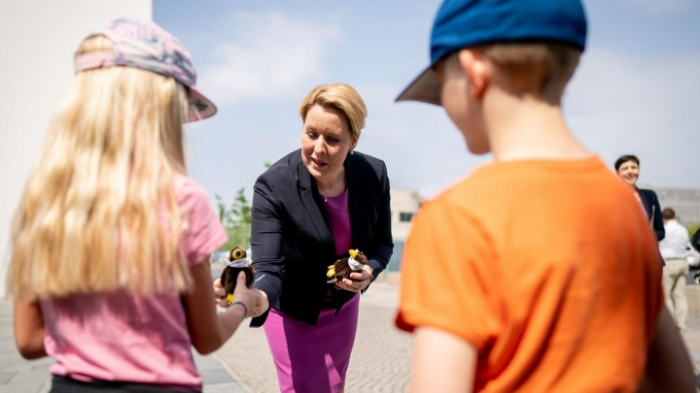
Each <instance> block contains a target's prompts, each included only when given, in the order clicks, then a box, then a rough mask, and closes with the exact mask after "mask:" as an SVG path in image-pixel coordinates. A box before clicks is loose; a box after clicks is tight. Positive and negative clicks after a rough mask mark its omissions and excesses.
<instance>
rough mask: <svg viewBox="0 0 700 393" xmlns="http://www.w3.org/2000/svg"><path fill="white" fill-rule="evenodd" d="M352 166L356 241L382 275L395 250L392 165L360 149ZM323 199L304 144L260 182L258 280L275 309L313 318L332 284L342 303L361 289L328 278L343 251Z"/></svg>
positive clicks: (336, 301)
mask: <svg viewBox="0 0 700 393" xmlns="http://www.w3.org/2000/svg"><path fill="white" fill-rule="evenodd" d="M344 167H345V175H346V179H347V186H348V208H349V210H350V226H351V234H352V248H353V249H359V250H360V251H362V252H363V253H365V255H367V257H368V262H367V263H368V264H369V265H370V266H371V267H372V269H373V274H372V276H373V277H372V279H373V280H374V279H375V278H376V277H377V275H378V274H379V273H381V272H382V270H384V269H385V268H386V266H387V264H388V263H389V258H391V254H392V252H393V249H394V243H393V240H392V236H391V209H390V194H389V177H388V176H387V171H386V165H385V164H384V162H383V161H381V160H379V159H377V158H374V157H371V156H368V155H365V154H362V153H359V152H355V153H354V154H348V156H347V157H346V159H345V163H344ZM323 204H324V202H323V199H322V198H321V195H320V194H319V192H318V188H317V186H316V181H315V180H314V179H313V177H312V176H311V173H310V172H309V171H308V169H307V168H306V167H305V166H304V162H303V161H302V159H301V150H296V151H294V152H292V153H290V154H288V155H287V156H285V157H283V158H282V159H280V160H279V161H277V162H276V163H275V164H274V165H272V166H271V167H270V168H269V169H268V170H267V171H265V173H263V174H262V175H261V176H260V177H259V178H258V180H257V181H256V183H255V187H254V193H253V206H252V211H251V214H252V227H251V238H250V243H251V248H252V257H253V266H254V267H255V270H256V278H255V287H256V288H258V289H260V290H262V291H264V292H265V293H266V294H267V296H268V300H269V302H270V306H271V307H272V308H274V309H276V310H278V311H281V312H283V313H285V314H287V315H289V316H292V317H294V318H297V319H299V320H301V321H304V322H306V323H309V324H311V325H315V324H316V321H317V320H318V316H319V313H320V312H321V309H322V308H323V307H324V302H325V301H326V297H327V293H328V290H329V289H331V290H332V291H333V295H334V296H333V303H332V307H335V308H336V309H340V307H341V306H342V305H343V304H345V302H347V301H348V300H349V299H350V298H352V296H353V295H354V293H353V292H349V291H344V290H338V289H336V288H335V286H334V285H333V284H328V283H326V280H327V277H326V272H327V269H328V266H329V265H331V264H333V263H334V262H335V261H336V260H337V259H338V258H340V257H342V255H336V250H335V240H334V238H333V233H332V232H331V229H330V225H329V223H328V216H327V214H326V210H325V208H324V207H323ZM345 256H347V254H345ZM326 307H327V304H326ZM266 318H267V313H265V314H263V315H261V316H260V317H257V318H253V320H252V322H251V326H253V327H255V326H261V325H262V324H263V323H264V322H265V319H266Z"/></svg>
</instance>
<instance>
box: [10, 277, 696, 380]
mask: <svg viewBox="0 0 700 393" xmlns="http://www.w3.org/2000/svg"><path fill="white" fill-rule="evenodd" d="M397 289H398V287H397V286H396V284H395V283H391V282H389V281H388V280H387V279H386V277H380V278H379V279H378V280H377V281H376V282H375V283H373V284H372V287H371V288H370V290H369V291H367V293H366V294H365V295H363V297H362V301H361V302H360V319H359V326H358V333H357V339H356V341H355V349H354V351H353V354H352V358H351V360H350V369H349V371H348V380H347V384H346V391H347V392H352V393H375V392H377V393H382V392H391V393H394V392H406V391H407V390H408V379H409V378H408V377H409V369H410V363H411V360H410V356H411V336H410V335H408V334H405V333H403V332H400V331H398V330H396V328H394V326H393V317H394V313H395V309H396V302H397ZM683 338H684V340H685V342H686V344H687V346H688V350H689V353H690V355H691V357H692V359H693V362H694V364H695V367H696V372H698V371H700V318H698V317H695V318H690V319H689V321H688V329H687V330H686V331H685V332H684V334H683ZM195 358H196V361H197V365H198V367H199V370H200V371H201V372H202V375H203V377H204V382H205V385H204V392H206V393H224V392H226V393H267V392H276V391H278V388H277V378H276V375H275V371H274V366H273V364H272V358H271V357H270V353H269V350H268V348H267V343H266V340H265V334H264V332H263V330H262V329H250V328H248V327H247V326H241V328H239V330H238V331H237V332H236V333H235V334H234V336H233V337H232V338H231V339H230V340H229V341H228V342H227V343H226V344H225V345H224V346H223V347H222V348H221V349H219V350H218V351H217V352H216V353H215V354H214V355H211V356H198V355H196V356H195ZM50 364H51V360H50V359H42V360H37V361H25V360H23V359H21V358H20V356H19V355H18V354H17V351H16V349H15V347H14V341H13V339H12V323H11V305H10V303H9V302H8V301H6V300H0V393H5V392H7V393H25V392H26V393H40V392H47V391H48V389H49V375H48V374H49V372H48V369H49V365H50Z"/></svg>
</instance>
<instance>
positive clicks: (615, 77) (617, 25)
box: [153, 0, 700, 200]
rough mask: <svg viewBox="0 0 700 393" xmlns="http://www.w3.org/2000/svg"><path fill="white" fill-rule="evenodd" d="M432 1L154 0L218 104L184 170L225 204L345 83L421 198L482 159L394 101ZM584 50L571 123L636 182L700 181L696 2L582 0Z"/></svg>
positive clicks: (367, 143)
mask: <svg viewBox="0 0 700 393" xmlns="http://www.w3.org/2000/svg"><path fill="white" fill-rule="evenodd" d="M439 4H440V2H439V1H434V0H431V1H427V0H426V1H413V0H405V1H401V2H395V1H377V0H353V1H347V2H331V1H322V0H313V1H312V0H295V1H289V0H286V1H283V0H267V1H243V0H202V1H197V2H192V1H186V0H154V2H153V14H154V20H155V22H156V23H158V24H160V25H161V26H163V27H165V28H166V29H167V30H169V31H171V32H172V33H173V34H175V35H176V36H177V37H178V38H180V40H181V41H182V42H183V43H184V44H185V46H186V47H187V48H188V49H189V50H190V52H191V53H192V56H193V58H194V62H195V66H196V67H197V70H198V73H199V80H198V83H197V84H198V86H199V87H200V89H201V91H202V92H203V93H204V94H206V95H207V96H209V97H210V98H211V99H212V100H213V101H214V102H215V103H217V105H218V107H219V113H218V114H217V115H216V116H215V117H213V118H211V119H209V120H206V121H203V122H200V123H197V124H193V125H190V126H188V127H187V143H188V147H187V149H188V167H189V170H190V174H191V175H192V176H193V177H194V178H195V179H196V180H197V181H198V182H199V183H200V184H202V186H204V187H205V189H206V190H207V191H208V192H209V193H210V194H211V195H214V194H219V195H221V196H222V197H224V199H226V200H231V199H232V198H233V195H234V194H235V192H236V191H237V190H238V189H239V188H241V187H245V189H246V195H247V196H248V197H250V196H251V193H252V187H253V184H254V182H255V179H256V178H257V176H258V175H260V173H262V171H263V170H264V163H265V162H270V163H272V162H274V161H276V160H277V159H278V158H280V157H282V156H283V155H284V154H286V153H288V152H290V151H292V150H294V149H297V148H298V147H299V144H300V130H301V119H300V118H299V115H298V106H299V103H300V102H301V99H302V98H303V97H304V95H305V94H306V93H307V92H308V91H309V90H310V89H311V88H313V87H314V86H316V85H318V84H321V83H330V82H346V83H349V84H351V85H352V86H354V87H355V88H356V89H357V90H358V91H359V93H360V94H361V95H362V96H363V98H364V99H365V102H366V103H367V106H368V110H369V115H368V118H367V127H366V128H365V130H364V131H363V134H362V137H361V139H360V143H359V145H358V150H359V151H362V152H365V153H368V154H371V155H374V156H376V157H379V158H382V159H384V160H385V161H386V163H387V167H388V170H389V176H390V178H391V182H392V187H394V188H404V189H411V190H415V191H418V192H419V193H420V194H421V195H423V196H425V197H431V196H433V195H435V194H436V193H437V192H439V190H441V189H443V188H444V187H446V186H448V185H449V184H450V183H452V182H454V181H455V180H457V179H459V178H461V177H463V176H464V175H465V174H467V173H468V172H469V171H470V170H471V169H472V168H473V167H474V166H475V165H478V164H480V163H483V162H486V161H488V160H490V159H491V157H490V156H488V155H487V156H473V155H471V154H470V153H468V151H467V149H466V146H465V144H464V141H463V140H462V138H461V136H460V134H459V133H458V131H457V130H456V129H455V128H454V127H453V126H452V124H451V123H450V122H449V120H448V119H447V116H446V115H445V113H444V111H443V110H442V109H441V108H438V107H434V106H431V105H425V104H418V103H401V104H396V103H394V102H393V100H394V98H395V97H396V95H397V94H398V93H399V92H400V91H401V90H402V89H403V88H404V87H405V85H406V84H407V83H408V82H409V81H411V80H412V79H413V78H414V77H415V76H416V75H417V74H418V72H419V71H420V70H422V69H423V68H424V67H425V66H426V65H427V63H428V42H429V33H430V26H431V24H432V20H433V17H434V15H435V12H436V11H437V8H438V6H439ZM584 4H585V7H586V11H587V14H588V18H589V35H588V47H587V50H586V52H585V53H584V56H583V60H582V63H581V65H580V66H579V69H578V71H577V73H576V74H575V76H574V79H573V81H572V83H571V84H570V87H569V88H568V90H567V92H566V95H565V98H564V110H565V113H566V115H567V119H568V123H569V125H570V126H571V128H572V129H573V131H574V133H575V134H576V136H577V137H578V138H579V140H581V142H583V143H584V144H585V145H586V146H587V147H588V148H589V149H590V150H591V151H593V152H595V153H597V154H599V155H600V156H601V158H602V159H603V160H604V161H605V162H606V163H608V164H609V165H611V166H612V163H613V162H614V160H615V159H616V158H617V157H618V156H620V155H622V154H628V153H632V154H636V155H638V156H639V157H640V159H641V161H642V164H641V176H640V183H641V184H653V185H661V186H676V187H700V173H699V172H700V171H699V170H698V166H697V162H698V161H697V159H696V157H698V156H699V155H700V126H699V125H698V124H699V123H698V115H699V114H700V99H698V97H697V95H698V94H700V24H699V23H698V22H697V21H698V20H700V2H698V1H697V0H663V1H659V0H591V1H586V2H585V3H584Z"/></svg>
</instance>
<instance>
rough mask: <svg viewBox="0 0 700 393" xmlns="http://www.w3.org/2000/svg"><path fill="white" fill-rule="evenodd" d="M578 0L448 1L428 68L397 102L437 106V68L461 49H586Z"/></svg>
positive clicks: (583, 16)
mask: <svg viewBox="0 0 700 393" xmlns="http://www.w3.org/2000/svg"><path fill="white" fill-rule="evenodd" d="M586 30H587V24H586V13H585V12H584V10H583V4H581V1H580V0H446V1H445V2H443V3H442V6H441V7H440V9H439V11H438V13H437V16H436V17H435V22H434V23H433V31H432V34H431V36H430V65H429V66H428V68H426V69H425V70H424V71H423V72H422V73H421V74H420V75H419V76H418V77H417V78H416V79H415V80H414V81H413V82H411V84H410V85H408V87H406V89H405V90H404V91H403V92H402V93H401V94H400V95H399V96H398V97H397V98H396V101H421V102H426V103H429V104H435V105H440V80H439V79H438V77H437V75H436V73H435V65H436V64H437V62H438V61H440V60H441V59H443V58H444V57H446V56H447V55H449V54H451V53H453V52H455V51H458V50H460V49H462V48H468V47H472V46H475V45H480V44H490V43H499V42H528V41H551V42H559V43H563V44H569V45H572V46H573V47H576V48H578V49H580V50H581V51H583V50H584V48H585V47H586Z"/></svg>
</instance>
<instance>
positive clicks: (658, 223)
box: [637, 188, 666, 241]
mask: <svg viewBox="0 0 700 393" xmlns="http://www.w3.org/2000/svg"><path fill="white" fill-rule="evenodd" d="M637 193H639V198H640V199H641V200H642V205H644V210H646V212H647V218H649V223H650V224H651V227H652V229H653V230H654V234H655V235H656V240H657V241H661V240H663V238H664V237H666V231H665V230H664V219H663V216H662V214H661V205H660V204H659V198H658V197H657V196H656V193H655V192H654V191H653V190H645V189H642V188H638V189H637Z"/></svg>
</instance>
